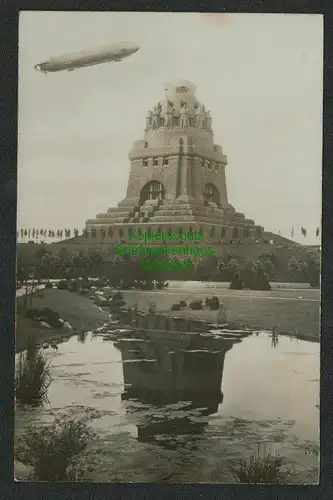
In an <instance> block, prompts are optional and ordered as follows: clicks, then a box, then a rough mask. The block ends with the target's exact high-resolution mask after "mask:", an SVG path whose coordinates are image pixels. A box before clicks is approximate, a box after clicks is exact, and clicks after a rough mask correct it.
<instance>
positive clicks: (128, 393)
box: [118, 330, 241, 448]
mask: <svg viewBox="0 0 333 500" xmlns="http://www.w3.org/2000/svg"><path fill="white" fill-rule="evenodd" d="M206 335H207V334H206ZM238 342H241V338H239V337H238V338H237V337H235V338H223V337H219V338H216V337H215V338H214V336H213V335H212V336H210V337H209V336H205V335H202V334H188V333H179V332H177V333H175V334H173V333H171V332H170V331H168V332H158V331H156V330H155V331H154V332H152V333H151V334H150V333H149V332H145V334H144V335H143V336H142V337H141V338H136V339H122V340H120V341H119V343H118V346H119V348H120V350H121V353H122V361H123V375H124V385H125V387H126V390H125V392H124V393H123V395H122V400H135V402H136V403H138V405H133V407H131V405H129V408H128V409H127V411H128V412H129V413H131V418H132V419H133V420H134V421H136V423H137V429H138V440H139V441H143V442H154V443H155V444H160V445H161V446H165V447H167V448H176V447H177V446H183V445H184V442H186V444H187V446H192V447H195V445H196V441H197V439H198V438H199V437H200V435H201V434H203V432H204V429H205V427H206V426H207V425H208V420H209V419H208V416H209V415H212V414H214V413H216V412H217V410H218V407H219V404H220V403H222V401H223V393H222V391H221V384H222V375H223V368H224V360H225V355H226V353H227V352H228V351H229V350H230V349H231V348H232V347H233V345H234V344H235V343H238ZM147 409H148V411H147Z"/></svg>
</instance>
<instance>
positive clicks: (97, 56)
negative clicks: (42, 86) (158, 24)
mask: <svg viewBox="0 0 333 500" xmlns="http://www.w3.org/2000/svg"><path fill="white" fill-rule="evenodd" d="M139 48H140V47H139V46H138V45H137V44H135V43H133V42H123V43H115V44H113V45H108V46H107V47H101V48H98V49H94V50H85V51H83V52H76V53H74V54H66V55H63V56H59V57H53V58H51V59H49V60H48V61H45V62H42V63H39V64H36V66H35V69H36V70H37V71H42V72H43V73H50V72H56V71H74V69H78V68H84V67H85V66H95V65H96V64H103V63H107V62H118V61H121V60H122V59H124V57H128V56H131V55H132V54H134V53H135V52H137V51H138V50H139Z"/></svg>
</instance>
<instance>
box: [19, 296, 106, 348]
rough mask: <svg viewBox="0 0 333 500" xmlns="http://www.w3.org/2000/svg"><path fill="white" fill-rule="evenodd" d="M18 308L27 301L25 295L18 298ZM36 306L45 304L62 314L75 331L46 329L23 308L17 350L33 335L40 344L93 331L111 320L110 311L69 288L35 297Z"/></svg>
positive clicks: (20, 313)
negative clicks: (26, 314)
mask: <svg viewBox="0 0 333 500" xmlns="http://www.w3.org/2000/svg"><path fill="white" fill-rule="evenodd" d="M17 303H18V307H17V309H18V310H20V309H21V307H20V306H21V305H22V304H23V303H24V297H18V298H17ZM32 307H33V308H38V309H43V308H45V307H47V308H49V309H52V310H53V311H55V312H57V313H59V315H60V317H61V318H63V319H64V320H66V321H68V322H69V323H70V324H71V326H72V327H73V330H74V331H73V332H70V331H68V330H65V329H64V330H62V329H60V330H59V329H56V328H44V327H42V326H39V325H38V324H36V323H34V322H33V321H32V320H30V319H29V318H26V317H25V315H24V312H23V311H20V312H18V313H17V317H16V352H18V351H21V350H22V349H24V348H25V346H26V342H27V339H28V337H29V336H30V337H32V338H33V339H34V340H35V341H36V343H37V344H42V343H43V342H49V341H51V340H57V339H60V338H61V337H70V336H71V335H73V334H75V333H79V332H82V331H88V330H92V329H93V328H95V327H97V326H99V325H101V324H103V323H104V322H105V321H107V320H108V319H109V313H108V312H107V311H100V310H99V309H98V307H97V306H96V305H95V304H94V303H93V302H92V301H91V300H89V299H88V298H87V297H84V296H82V295H78V294H76V293H73V292H68V291H67V290H55V289H44V290H42V291H40V292H38V293H37V295H36V296H35V297H33V301H32Z"/></svg>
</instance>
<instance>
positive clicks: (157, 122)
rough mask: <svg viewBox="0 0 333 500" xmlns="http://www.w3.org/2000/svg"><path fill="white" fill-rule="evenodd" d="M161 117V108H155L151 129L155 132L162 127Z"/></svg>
mask: <svg viewBox="0 0 333 500" xmlns="http://www.w3.org/2000/svg"><path fill="white" fill-rule="evenodd" d="M160 117H161V108H160V106H154V109H153V114H152V123H151V128H152V129H153V130H155V129H157V128H158V127H159V126H160Z"/></svg>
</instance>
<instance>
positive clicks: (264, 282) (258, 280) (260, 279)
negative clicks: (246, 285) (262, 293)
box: [251, 273, 271, 290]
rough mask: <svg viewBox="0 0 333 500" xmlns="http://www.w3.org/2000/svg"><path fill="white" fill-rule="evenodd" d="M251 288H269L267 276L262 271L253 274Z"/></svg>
mask: <svg viewBox="0 0 333 500" xmlns="http://www.w3.org/2000/svg"><path fill="white" fill-rule="evenodd" d="M251 290H271V285H270V283H269V281H268V277H267V276H266V275H265V274H263V273H259V274H257V275H254V278H253V283H252V287H251Z"/></svg>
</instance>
